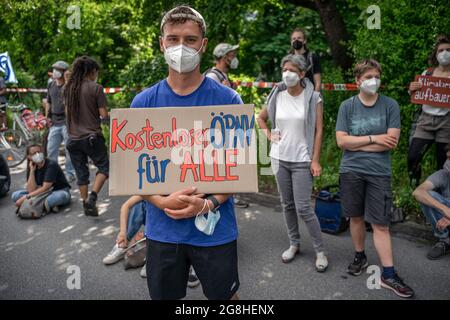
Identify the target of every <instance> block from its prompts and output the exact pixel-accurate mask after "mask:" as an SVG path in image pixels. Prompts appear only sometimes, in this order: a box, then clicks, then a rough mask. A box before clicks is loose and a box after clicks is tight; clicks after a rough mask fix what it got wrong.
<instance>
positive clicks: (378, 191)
mask: <svg viewBox="0 0 450 320" xmlns="http://www.w3.org/2000/svg"><path fill="white" fill-rule="evenodd" d="M354 73H355V80H356V84H357V85H358V87H359V89H360V92H359V94H358V95H356V96H354V97H352V98H350V99H348V100H346V101H344V102H343V103H342V104H341V106H340V108H339V113H338V118H337V122H336V141H337V144H338V146H339V147H340V148H341V149H342V150H343V151H344V154H343V156H342V160H341V167H340V192H341V207H342V212H343V215H344V216H346V217H349V218H350V230H351V235H352V240H353V244H354V248H355V258H354V260H353V262H352V263H350V265H349V266H348V268H347V272H348V273H349V274H351V275H354V276H357V275H360V274H362V273H363V271H364V269H365V268H367V266H368V265H369V263H368V261H367V257H366V254H365V252H364V246H365V235H366V233H365V222H368V223H370V224H371V225H372V228H373V230H374V232H373V238H374V243H375V248H376V250H377V253H378V257H379V258H380V260H381V264H382V266H383V273H382V275H381V286H382V287H384V288H388V289H391V290H392V291H394V292H395V293H396V294H397V295H398V296H400V297H403V298H410V297H412V296H413V295H414V290H413V289H411V288H410V287H409V286H408V285H406V284H405V283H404V282H403V280H402V279H401V278H400V277H399V276H398V275H397V272H396V270H395V268H394V261H393V254H392V243H391V236H390V232H389V224H390V221H391V215H392V213H391V211H392V210H391V209H392V188H391V158H390V151H391V150H392V149H394V148H395V147H396V146H397V144H398V140H399V137H400V109H399V106H398V104H397V102H396V101H395V100H394V99H391V98H389V97H386V96H384V95H381V94H378V93H377V91H378V88H379V87H380V83H381V81H380V77H381V65H380V64H379V63H378V62H377V61H375V60H373V59H366V60H363V61H361V62H359V63H358V64H357V65H356V66H355V70H354Z"/></svg>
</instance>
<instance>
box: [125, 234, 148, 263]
mask: <svg viewBox="0 0 450 320" xmlns="http://www.w3.org/2000/svg"><path fill="white" fill-rule="evenodd" d="M146 257H147V242H146V238H145V235H144V232H142V231H141V232H138V233H137V234H136V235H135V236H134V237H133V239H132V240H131V241H130V245H129V246H128V248H127V251H126V253H125V259H124V265H123V266H124V268H125V270H127V269H130V268H140V267H142V266H143V265H144V264H145V258H146Z"/></svg>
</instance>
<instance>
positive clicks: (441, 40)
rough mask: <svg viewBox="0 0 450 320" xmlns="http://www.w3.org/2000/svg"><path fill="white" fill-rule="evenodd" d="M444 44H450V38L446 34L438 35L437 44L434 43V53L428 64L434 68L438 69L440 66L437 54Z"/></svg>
mask: <svg viewBox="0 0 450 320" xmlns="http://www.w3.org/2000/svg"><path fill="white" fill-rule="evenodd" d="M443 43H450V37H449V36H448V35H445V34H441V35H438V36H437V37H436V42H435V43H434V48H433V51H432V52H431V54H430V56H429V57H428V63H429V64H430V65H432V66H433V67H436V66H438V65H439V62H438V61H437V58H436V53H437V51H438V48H439V46H440V45H441V44H443Z"/></svg>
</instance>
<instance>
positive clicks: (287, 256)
mask: <svg viewBox="0 0 450 320" xmlns="http://www.w3.org/2000/svg"><path fill="white" fill-rule="evenodd" d="M299 252H300V248H299V247H296V246H290V247H289V249H287V250H286V251H285V252H283V254H282V255H281V261H283V262H284V263H289V262H291V261H292V260H294V258H295V255H297V254H299Z"/></svg>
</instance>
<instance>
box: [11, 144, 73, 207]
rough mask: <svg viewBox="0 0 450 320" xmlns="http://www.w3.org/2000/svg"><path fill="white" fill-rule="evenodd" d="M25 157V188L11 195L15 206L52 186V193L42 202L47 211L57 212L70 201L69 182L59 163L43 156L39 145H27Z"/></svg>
mask: <svg viewBox="0 0 450 320" xmlns="http://www.w3.org/2000/svg"><path fill="white" fill-rule="evenodd" d="M27 159H28V169H27V186H26V190H18V191H16V192H14V193H13V194H12V196H11V199H12V200H13V201H14V202H15V203H16V206H18V207H20V206H21V205H22V203H23V202H24V201H25V200H26V199H29V198H31V197H35V196H37V195H40V194H42V193H44V192H47V191H48V190H49V189H50V188H53V190H52V193H51V194H50V195H49V196H48V197H47V199H46V200H45V204H44V208H45V210H46V212H47V213H50V212H58V211H59V208H61V207H62V206H66V205H68V204H69V203H70V184H69V183H68V182H67V179H66V177H65V175H64V173H63V171H62V169H61V167H60V166H59V164H58V163H57V162H55V161H53V160H50V159H48V158H45V156H44V152H43V149H42V147H41V146H40V145H30V146H28V148H27Z"/></svg>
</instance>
